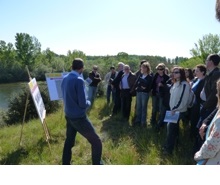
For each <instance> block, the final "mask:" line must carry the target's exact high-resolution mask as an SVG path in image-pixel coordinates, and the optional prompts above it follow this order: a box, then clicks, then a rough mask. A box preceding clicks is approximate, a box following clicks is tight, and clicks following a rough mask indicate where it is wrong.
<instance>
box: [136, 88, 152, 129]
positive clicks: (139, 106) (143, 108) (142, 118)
mask: <svg viewBox="0 0 220 185" xmlns="http://www.w3.org/2000/svg"><path fill="white" fill-rule="evenodd" d="M148 100H149V94H148V93H144V92H137V95H136V120H135V122H140V123H141V125H145V124H146V121H147V104H148Z"/></svg>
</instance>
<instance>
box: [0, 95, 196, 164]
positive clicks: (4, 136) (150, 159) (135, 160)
mask: <svg viewBox="0 0 220 185" xmlns="http://www.w3.org/2000/svg"><path fill="white" fill-rule="evenodd" d="M134 103H135V98H133V101H132V112H131V117H130V120H129V121H124V120H122V119H121V117H120V115H118V116H115V117H109V115H110V114H111V111H112V106H113V105H112V104H111V105H107V104H106V100H105V98H97V99H96V100H95V103H94V105H93V108H92V109H91V111H90V112H89V113H88V117H89V119H90V120H91V122H92V123H93V125H94V127H95V129H96V131H97V133H98V135H99V136H100V137H101V139H102V143H103V155H102V158H103V161H104V164H106V165H147V164H148V165H171V164H173V165H184V164H195V162H194V161H193V156H192V154H191V151H192V142H191V141H190V139H189V134H188V131H189V130H188V129H189V128H188V127H187V126H183V125H182V123H181V127H180V144H179V146H178V148H177V147H176V149H175V151H174V154H173V155H172V156H164V155H162V152H161V147H162V145H163V143H164V141H165V137H166V127H164V128H163V130H161V132H159V133H157V132H156V131H155V130H154V129H153V128H152V127H151V126H150V125H149V124H148V126H147V127H146V128H139V127H132V119H133V116H134ZM148 107H149V109H148V122H149V118H150V116H151V99H150V101H149V106H148ZM46 124H47V126H48V130H49V132H50V136H51V139H50V141H49V142H50V146H51V152H50V148H49V145H48V143H47V142H46V140H45V134H44V131H43V127H42V125H41V123H40V120H38V119H36V120H32V121H30V122H28V123H25V124H24V127H23V132H22V143H21V146H20V145H19V141H20V135H21V124H20V125H13V126H10V127H2V128H0V164H14V165H16V164H27V165H31V164H35V165H46V164H47V165H48V164H49V165H59V164H61V157H62V150H63V144H64V140H65V132H66V129H65V124H66V122H65V118H64V113H63V109H62V108H61V109H60V110H59V111H57V112H56V113H54V114H51V115H49V116H47V117H46ZM72 151H73V154H72V164H76V165H79V164H81V165H87V164H91V146H90V144H89V143H88V142H87V141H86V139H85V138H83V137H82V136H81V135H79V134H78V135H77V138H76V145H75V147H74V148H73V150H72Z"/></svg>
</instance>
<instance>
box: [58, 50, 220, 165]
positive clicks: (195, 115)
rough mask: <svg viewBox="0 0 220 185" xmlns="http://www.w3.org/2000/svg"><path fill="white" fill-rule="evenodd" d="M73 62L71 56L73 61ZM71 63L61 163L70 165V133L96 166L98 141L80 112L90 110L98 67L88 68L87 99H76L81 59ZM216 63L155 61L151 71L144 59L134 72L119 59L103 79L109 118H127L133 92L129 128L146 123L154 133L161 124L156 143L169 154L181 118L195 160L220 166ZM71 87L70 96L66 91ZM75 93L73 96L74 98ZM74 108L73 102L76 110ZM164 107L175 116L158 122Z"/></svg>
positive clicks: (212, 59)
mask: <svg viewBox="0 0 220 185" xmlns="http://www.w3.org/2000/svg"><path fill="white" fill-rule="evenodd" d="M78 60H79V59H75V60H74V61H75V63H76V61H78ZM74 61H73V68H72V69H73V72H72V73H70V75H68V76H66V77H65V78H64V80H63V83H62V92H63V96H64V107H65V115H66V120H67V138H66V142H65V145H64V153H63V164H69V163H70V160H71V157H70V155H71V148H72V147H73V145H74V142H75V135H76V132H79V133H80V134H82V135H83V136H84V137H86V138H87V139H88V141H89V142H90V143H91V145H92V159H93V164H101V153H102V152H101V151H102V144H101V142H100V138H99V136H98V135H97V134H96V133H95V130H94V128H93V126H92V124H91V123H90V121H89V120H88V118H87V116H86V111H87V110H88V107H89V106H90V109H91V107H92V104H93V102H94V99H95V96H96V92H97V86H98V84H99V82H101V81H102V79H101V76H100V74H99V73H98V66H93V71H92V72H90V73H89V78H90V80H91V81H90V83H89V85H88V86H89V88H88V98H83V99H82V97H81V96H83V97H86V92H85V87H84V86H85V85H83V84H81V86H82V87H80V83H82V81H83V78H82V77H80V74H81V73H82V68H83V63H82V62H83V61H81V60H79V61H78V63H79V64H80V65H79V64H78V63H77V64H78V65H79V66H77V65H76V64H74ZM219 62H220V57H219V55H218V54H210V55H209V56H208V57H207V59H206V61H205V65H203V64H199V65H197V66H195V68H193V69H189V68H182V67H179V66H174V67H173V68H172V69H168V68H167V66H166V65H165V64H164V63H159V64H158V65H157V66H156V73H153V72H152V70H151V65H150V62H149V61H146V60H142V61H141V62H140V66H139V70H138V71H136V72H135V73H133V72H132V69H131V68H130V66H129V65H126V64H124V63H122V62H119V63H118V66H117V70H116V69H115V67H114V66H112V67H111V68H110V71H109V72H108V73H107V74H106V75H105V77H104V81H105V83H106V86H107V89H106V99H107V104H110V103H111V102H112V103H113V110H112V114H111V115H110V116H115V115H121V116H122V119H123V121H124V120H126V121H129V119H130V115H131V103H132V99H133V97H134V96H135V97H136V98H135V100H136V102H135V110H134V119H133V120H132V126H134V127H143V128H144V127H147V125H149V124H151V126H152V127H153V128H154V129H155V131H157V132H160V130H161V129H163V128H166V133H167V134H166V138H164V145H163V147H162V152H163V154H164V155H172V154H173V151H174V149H175V146H176V145H177V144H178V142H179V125H180V120H181V121H182V123H183V125H189V126H190V137H191V139H192V140H193V141H194V146H193V148H192V152H193V155H194V159H195V161H197V164H204V163H206V164H220V119H219V118H220V112H219V105H220V80H219V78H220V69H219V68H218V65H219ZM81 63H82V64H81ZM80 67H82V68H80ZM78 68H80V69H78ZM77 70H78V73H77ZM67 79H69V80H67ZM74 79H75V81H76V82H75V86H76V87H73V88H72V89H70V88H69V86H71V85H70V84H69V83H72V82H71V80H72V81H73V80H74ZM68 84H69V85H68ZM77 88H79V91H78V90H77ZM80 88H82V89H80ZM72 91H75V93H76V94H71V92H72ZM78 93H80V95H79V94H78ZM77 94H78V95H77ZM79 96H80V97H79ZM75 97H78V98H79V99H75V100H74V98H75ZM80 98H81V99H80ZM149 98H152V107H151V110H152V111H151V116H149V114H148V113H149V111H148V110H149V109H150V108H149V105H148V102H149ZM79 100H80V101H79ZM71 106H72V108H71ZM74 106H78V109H77V108H75V107H74ZM80 109H81V110H80ZM168 111H169V113H170V114H171V116H174V115H178V117H177V120H176V121H175V122H166V121H164V120H165V117H166V113H167V112H168ZM74 112H78V113H79V114H78V113H76V114H74ZM77 114H78V115H77ZM79 122H82V123H83V125H84V126H82V127H79V126H78V125H77V124H80V123H79ZM65 156H66V157H65Z"/></svg>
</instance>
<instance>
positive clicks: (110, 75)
mask: <svg viewBox="0 0 220 185" xmlns="http://www.w3.org/2000/svg"><path fill="white" fill-rule="evenodd" d="M117 74H118V72H117V71H115V67H114V66H111V67H110V72H108V73H107V74H106V75H105V79H104V80H105V84H107V90H106V98H107V104H109V103H110V97H111V95H112V102H114V101H115V90H114V89H113V88H112V81H113V80H114V79H115V77H116V76H117Z"/></svg>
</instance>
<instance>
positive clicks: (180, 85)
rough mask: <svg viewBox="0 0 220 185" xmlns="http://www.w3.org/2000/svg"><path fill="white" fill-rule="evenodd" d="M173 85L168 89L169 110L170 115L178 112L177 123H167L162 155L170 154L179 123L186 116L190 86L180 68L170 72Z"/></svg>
mask: <svg viewBox="0 0 220 185" xmlns="http://www.w3.org/2000/svg"><path fill="white" fill-rule="evenodd" d="M172 74H173V78H174V83H173V85H172V87H171V89H170V103H169V104H170V110H171V114H172V115H173V114H175V113H177V112H179V113H180V114H179V118H178V121H177V123H171V122H169V123H167V138H166V144H165V146H164V148H163V150H164V154H172V152H173V149H174V146H175V143H176V140H177V138H178V135H179V121H180V119H181V120H182V121H184V120H185V117H186V114H187V102H188V97H189V91H190V85H189V83H188V82H187V80H186V76H185V70H184V68H182V67H174V68H173V70H172Z"/></svg>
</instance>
